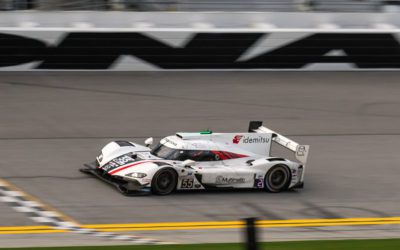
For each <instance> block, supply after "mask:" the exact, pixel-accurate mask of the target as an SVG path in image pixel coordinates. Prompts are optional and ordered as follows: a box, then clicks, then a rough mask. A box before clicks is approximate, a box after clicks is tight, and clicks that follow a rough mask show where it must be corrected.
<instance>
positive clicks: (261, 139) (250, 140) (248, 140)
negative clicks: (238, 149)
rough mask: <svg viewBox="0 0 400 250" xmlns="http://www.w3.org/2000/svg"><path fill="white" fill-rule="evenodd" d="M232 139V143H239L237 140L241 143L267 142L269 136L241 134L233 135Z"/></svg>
mask: <svg viewBox="0 0 400 250" xmlns="http://www.w3.org/2000/svg"><path fill="white" fill-rule="evenodd" d="M232 141H233V143H234V144H239V142H242V143H268V142H269V138H266V137H263V136H261V135H260V136H259V137H256V138H252V137H249V136H243V135H235V137H233V140H232Z"/></svg>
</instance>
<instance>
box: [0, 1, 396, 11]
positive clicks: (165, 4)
mask: <svg viewBox="0 0 400 250" xmlns="http://www.w3.org/2000/svg"><path fill="white" fill-rule="evenodd" d="M0 9H1V10H4V11H12V10H114V11H116V10H118V11H122V10H123V11H285V12H286V11H325V12H394V11H399V10H400V0H386V1H383V0H347V1H345V0H337V1H336V0H247V1H245V3H244V1H241V0H216V1H211V0H208V1H203V0H0Z"/></svg>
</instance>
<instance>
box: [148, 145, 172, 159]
mask: <svg viewBox="0 0 400 250" xmlns="http://www.w3.org/2000/svg"><path fill="white" fill-rule="evenodd" d="M178 151H179V150H178V149H175V148H169V147H167V146H165V145H163V144H161V143H159V144H157V146H155V147H154V148H153V149H152V150H151V154H153V155H155V156H157V157H160V158H163V159H167V160H175V159H172V157H173V156H174V155H176V154H177V152H178Z"/></svg>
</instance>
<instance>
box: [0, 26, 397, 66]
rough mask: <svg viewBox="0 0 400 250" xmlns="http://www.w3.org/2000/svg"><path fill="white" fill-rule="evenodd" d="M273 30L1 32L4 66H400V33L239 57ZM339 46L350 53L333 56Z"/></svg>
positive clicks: (329, 36)
mask: <svg viewBox="0 0 400 250" xmlns="http://www.w3.org/2000/svg"><path fill="white" fill-rule="evenodd" d="M268 35H269V34H268V33H263V32H257V33H234V32H231V33H194V34H193V36H192V37H191V38H190V39H188V41H186V43H185V44H186V45H185V46H183V47H178V48H177V47H173V46H170V45H168V44H166V43H164V42H162V40H159V39H156V38H153V37H150V36H148V35H146V33H141V32H65V33H64V34H63V35H62V36H61V39H60V41H59V42H57V43H53V44H51V43H48V42H46V41H44V40H40V39H37V38H31V37H27V36H19V35H12V34H6V33H0V51H1V52H0V55H1V57H0V67H8V66H16V65H22V64H26V63H31V62H37V61H39V64H38V65H37V66H36V67H35V69H64V70H68V69H69V70H74V69H87V70H101V69H112V68H113V67H114V65H115V62H116V61H117V60H118V59H119V58H120V57H121V56H124V55H130V56H133V57H135V58H139V59H140V60H141V61H144V62H147V63H148V64H150V65H153V66H155V67H158V68H160V69H301V68H304V67H306V66H307V65H309V64H314V63H323V64H324V63H325V64H330V63H347V64H352V65H354V66H353V67H355V68H365V69H373V68H377V69H378V68H400V43H399V41H398V40H397V38H396V34H395V33H376V34H371V33H316V34H310V35H309V36H306V37H304V38H301V39H298V40H295V41H293V42H289V43H287V41H282V43H283V44H282V46H277V48H275V49H270V48H268V50H266V51H265V52H263V51H260V53H259V54H257V55H256V56H253V57H250V58H248V59H246V60H238V59H240V58H241V57H243V55H246V53H247V52H248V51H249V50H252V49H253V48H254V47H255V46H257V44H258V43H257V42H259V41H260V39H265V37H267V38H266V39H268ZM227 44H231V45H232V46H227ZM333 50H341V51H343V52H344V53H343V54H342V55H338V56H329V52H331V51H333ZM166 58H168V60H166Z"/></svg>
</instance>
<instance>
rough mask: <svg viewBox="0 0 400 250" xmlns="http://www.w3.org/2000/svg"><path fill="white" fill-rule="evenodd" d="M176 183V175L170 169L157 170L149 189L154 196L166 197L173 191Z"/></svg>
mask: <svg viewBox="0 0 400 250" xmlns="http://www.w3.org/2000/svg"><path fill="white" fill-rule="evenodd" d="M177 183H178V175H177V174H176V172H175V170H173V169H172V168H164V169H161V170H159V171H158V172H157V173H156V174H155V175H154V177H153V180H152V182H151V189H152V192H153V193H154V194H158V195H167V194H170V193H171V192H172V191H174V190H175V188H176V185H177Z"/></svg>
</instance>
